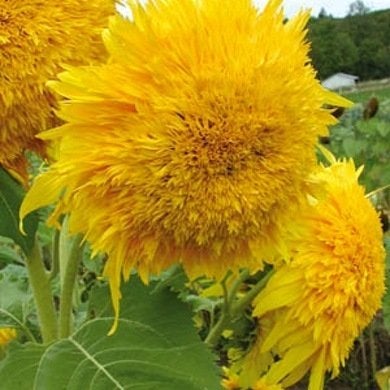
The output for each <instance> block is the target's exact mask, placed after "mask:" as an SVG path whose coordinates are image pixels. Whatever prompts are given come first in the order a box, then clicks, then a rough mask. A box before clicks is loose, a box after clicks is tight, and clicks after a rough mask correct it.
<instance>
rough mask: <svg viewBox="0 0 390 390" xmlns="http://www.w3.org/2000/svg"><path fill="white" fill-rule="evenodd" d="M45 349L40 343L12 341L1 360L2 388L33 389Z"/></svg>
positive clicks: (0, 377) (0, 375) (0, 378)
mask: <svg viewBox="0 0 390 390" xmlns="http://www.w3.org/2000/svg"><path fill="white" fill-rule="evenodd" d="M45 349H46V347H45V346H43V345H39V344H32V343H26V344H23V345H21V344H19V343H16V342H12V343H11V344H10V345H9V347H8V350H7V355H6V357H5V358H4V359H3V360H1V361H0V384H1V385H0V388H1V390H15V389H17V390H31V389H32V388H33V383H34V379H35V376H36V373H37V370H38V366H39V362H40V360H41V357H42V354H43V353H44V352H45ZM54 388H57V387H54ZM54 388H53V389H54Z"/></svg>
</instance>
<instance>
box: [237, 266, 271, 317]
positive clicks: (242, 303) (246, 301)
mask: <svg viewBox="0 0 390 390" xmlns="http://www.w3.org/2000/svg"><path fill="white" fill-rule="evenodd" d="M273 273H274V271H270V272H268V273H267V274H266V275H265V276H264V277H263V278H261V279H260V280H259V281H258V282H257V283H256V284H255V285H254V286H253V287H252V288H251V289H250V290H249V291H248V292H247V293H246V294H245V295H244V296H243V297H242V298H241V299H240V300H239V301H238V302H236V304H234V305H233V307H232V310H231V312H232V316H233V317H237V316H239V315H240V314H241V313H242V312H243V311H244V310H245V309H246V308H247V307H248V306H249V305H250V304H251V303H252V301H253V300H254V299H255V297H256V296H257V295H258V294H259V293H260V291H261V290H262V289H263V288H264V287H265V285H266V284H267V282H268V280H269V279H270V277H271V276H272V275H273Z"/></svg>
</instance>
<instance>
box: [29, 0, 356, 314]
mask: <svg viewBox="0 0 390 390" xmlns="http://www.w3.org/2000/svg"><path fill="white" fill-rule="evenodd" d="M280 7H281V1H280V0H273V1H270V2H269V3H268V5H267V6H266V8H265V10H264V11H263V12H262V13H259V11H258V10H257V9H256V8H255V7H254V5H253V4H251V2H250V1H249V0H231V1H229V2H228V3H226V2H221V1H219V0H209V1H198V0H164V1H163V0H156V1H153V2H149V3H147V4H146V5H144V6H143V5H141V4H140V3H138V2H137V1H134V2H131V9H132V18H131V19H125V18H123V17H121V16H119V15H118V16H116V17H114V18H112V19H111V22H110V26H109V30H107V31H105V34H104V41H105V44H106V46H107V49H108V51H109V53H110V59H109V61H108V63H107V64H106V65H102V66H90V67H82V68H73V69H70V70H69V71H67V72H65V73H63V74H61V75H60V76H59V78H60V82H55V83H53V84H52V87H53V88H54V90H55V91H56V92H58V93H59V94H60V95H62V96H65V97H66V98H68V99H69V101H67V102H65V103H64V104H63V105H62V107H61V111H60V113H59V115H60V117H61V118H62V119H63V120H64V121H66V122H67V123H66V124H65V125H64V126H62V127H59V128H57V129H54V130H52V131H49V132H46V133H44V134H42V135H41V137H42V138H43V139H45V140H54V141H59V142H60V143H61V152H60V157H59V159H58V161H57V162H56V163H55V164H54V165H53V166H52V167H51V169H50V170H49V171H48V172H46V173H45V174H43V175H42V176H40V177H38V178H37V180H36V182H35V185H34V186H33V188H32V189H31V192H30V193H29V195H28V196H27V199H26V201H25V203H24V205H23V207H22V212H21V214H22V216H24V215H26V214H27V213H28V212H30V211H31V210H33V209H36V208H38V207H41V206H44V205H46V204H49V203H53V202H55V201H57V200H58V199H59V203H58V206H57V210H56V212H55V213H54V215H53V217H52V220H55V219H56V218H57V217H58V215H59V214H60V213H70V229H71V231H72V232H81V233H83V234H84V235H85V237H86V239H87V240H89V241H90V243H91V245H92V247H93V249H94V250H95V251H103V252H106V253H107V254H108V256H109V259H108V261H107V263H106V266H105V271H104V274H105V275H106V276H107V277H108V279H109V282H110V286H111V292H112V297H113V302H114V307H115V311H116V313H118V304H119V298H120V290H119V287H120V281H121V274H123V276H124V278H125V279H128V277H129V275H130V271H131V269H132V268H133V267H136V268H138V271H139V274H140V275H141V277H142V278H143V279H144V280H146V279H147V278H148V275H149V274H150V273H159V272H160V271H161V270H163V269H164V268H166V267H167V266H169V265H171V264H172V263H174V262H177V261H179V262H181V263H183V265H184V268H185V269H186V271H187V272H188V273H189V275H190V276H197V275H208V276H216V277H219V276H221V275H224V274H225V272H226V270H227V269H229V268H237V267H239V266H249V267H253V268H261V266H262V260H263V259H271V258H272V256H273V251H274V248H277V249H279V250H280V251H282V250H283V245H282V243H281V241H280V240H279V233H280V231H281V230H282V229H283V228H284V226H286V225H287V224H288V223H289V221H290V219H291V217H292V215H293V214H294V212H295V210H296V209H297V207H298V205H299V204H300V203H301V202H302V199H303V198H304V193H305V187H306V184H305V178H306V176H307V172H308V169H310V167H311V166H313V164H314V163H315V150H314V145H315V143H316V141H317V137H318V135H320V134H326V133H327V126H328V125H330V124H332V123H334V122H335V119H334V118H333V117H332V115H331V113H330V112H329V111H328V110H326V109H324V108H323V106H324V104H325V103H327V104H336V105H341V106H343V105H348V104H349V102H348V101H346V100H344V99H343V98H341V97H338V96H337V95H334V94H333V93H331V92H328V91H326V90H324V89H323V88H322V87H321V85H320V84H319V82H318V81H317V80H316V79H315V71H314V70H313V68H312V66H311V65H310V63H309V59H308V50H309V45H308V43H307V42H305V34H306V30H305V29H304V26H305V24H306V22H307V20H308V18H309V14H308V13H305V12H303V13H300V14H298V15H297V16H296V17H295V18H292V19H291V20H289V21H288V22H286V23H284V16H283V13H282V11H281V9H280Z"/></svg>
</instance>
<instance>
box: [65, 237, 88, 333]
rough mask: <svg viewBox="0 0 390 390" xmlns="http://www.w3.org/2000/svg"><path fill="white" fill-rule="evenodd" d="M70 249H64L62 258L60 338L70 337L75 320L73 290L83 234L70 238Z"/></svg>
mask: <svg viewBox="0 0 390 390" xmlns="http://www.w3.org/2000/svg"><path fill="white" fill-rule="evenodd" d="M68 244H69V249H68V250H66V251H63V254H64V255H65V256H66V259H61V263H62V265H64V269H63V270H61V296H60V313H59V335H60V338H65V337H68V336H69V335H70V333H71V331H72V322H73V316H72V311H73V292H74V288H75V285H76V278H77V271H78V267H79V264H80V260H81V258H82V251H83V246H82V236H81V235H77V236H75V237H72V238H69V240H68Z"/></svg>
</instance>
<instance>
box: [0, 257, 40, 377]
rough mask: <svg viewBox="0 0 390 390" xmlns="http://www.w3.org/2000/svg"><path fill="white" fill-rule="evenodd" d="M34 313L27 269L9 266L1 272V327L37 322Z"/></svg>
mask: <svg viewBox="0 0 390 390" xmlns="http://www.w3.org/2000/svg"><path fill="white" fill-rule="evenodd" d="M34 311H35V306H34V302H33V297H32V294H31V292H30V289H29V285H28V277H27V272H26V269H25V268H24V267H22V266H19V265H14V264H10V265H8V266H7V267H5V268H4V269H2V270H1V271H0V327H1V326H8V325H11V326H18V327H19V326H20V325H25V324H26V322H27V319H29V320H30V321H31V320H35V315H34V316H33V315H32V314H33V313H34ZM0 383H1V382H0Z"/></svg>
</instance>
